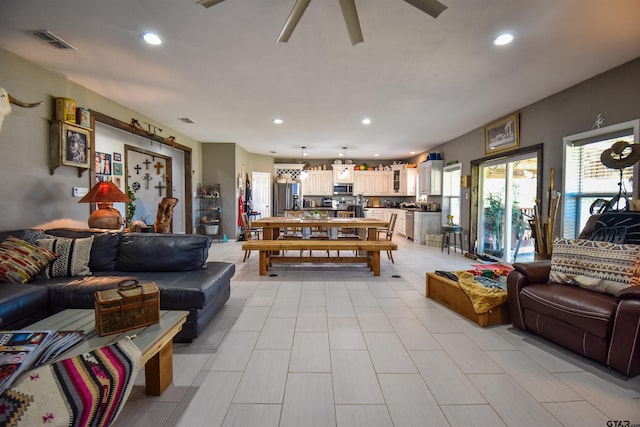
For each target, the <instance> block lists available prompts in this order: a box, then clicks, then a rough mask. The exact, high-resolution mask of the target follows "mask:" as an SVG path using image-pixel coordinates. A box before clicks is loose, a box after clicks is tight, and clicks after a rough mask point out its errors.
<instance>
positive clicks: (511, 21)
mask: <svg viewBox="0 0 640 427" xmlns="http://www.w3.org/2000/svg"><path fill="white" fill-rule="evenodd" d="M441 1H442V2H443V3H444V4H445V5H447V6H448V7H449V8H448V9H447V10H445V11H444V12H443V13H442V14H441V15H440V16H439V17H438V18H437V19H433V18H431V17H430V16H428V15H426V14H425V13H423V12H421V11H420V10H418V9H416V8H414V7H413V6H411V5H409V4H408V3H406V2H404V1H403V0H358V1H357V2H356V5H357V9H358V14H359V18H360V23H361V26H362V32H363V35H364V43H360V44H358V45H356V46H351V43H350V41H349V37H348V34H347V31H346V28H345V24H344V20H343V18H342V15H341V12H340V7H339V3H338V0H313V1H312V2H311V4H310V5H309V7H308V9H307V10H306V12H305V14H304V16H303V17H302V19H301V20H300V23H299V24H298V27H297V28H296V30H295V31H294V32H293V35H292V36H291V39H290V40H289V42H288V43H276V42H275V40H276V38H277V36H278V34H279V33H280V30H281V28H282V26H283V24H284V22H285V20H286V18H287V16H288V15H289V11H290V9H291V7H292V6H293V4H294V0H226V1H224V2H222V3H220V4H218V5H216V6H213V7H211V8H208V9H207V8H204V7H202V6H200V5H198V4H196V3H195V0H101V1H98V0H62V1H50V0H49V1H41V0H1V1H0V47H2V48H5V49H7V50H9V51H11V52H13V53H15V54H17V55H19V56H21V57H24V58H26V59H28V60H30V61H32V62H34V63H36V64H39V65H41V66H43V67H45V68H48V69H51V70H54V71H57V72H59V73H62V74H64V75H65V76H67V77H68V79H69V80H71V81H74V82H77V83H79V84H80V85H82V86H85V87H87V88H89V89H91V90H93V91H95V92H97V93H99V94H102V95H104V96H106V97H108V98H110V99H112V100H114V101H116V102H118V103H120V104H122V105H125V106H127V107H129V108H131V109H133V110H136V111H139V112H140V113H142V114H145V115H147V116H149V117H151V118H153V119H154V120H157V121H158V122H160V123H163V124H165V125H166V126H169V127H171V128H173V129H176V130H178V131H179V132H182V133H184V134H186V135H189V136H191V137H192V138H194V139H196V140H198V141H203V142H236V143H238V144H240V145H241V146H242V147H243V148H244V149H246V150H248V151H250V152H254V153H259V154H266V155H272V156H274V157H277V158H292V159H296V158H298V159H299V158H300V153H301V147H302V146H306V147H307V152H308V153H309V158H312V159H313V158H325V159H330V158H335V157H336V156H337V155H338V153H339V152H341V151H342V150H341V147H343V146H346V147H348V157H350V158H355V159H371V158H373V155H374V153H379V154H380V158H383V159H406V158H408V157H410V154H409V153H410V152H411V151H415V152H418V153H420V152H424V151H426V150H428V149H429V148H431V147H433V146H435V145H438V144H440V143H442V142H445V141H447V140H450V139H452V138H455V137H457V136H459V135H462V134H464V133H467V132H469V131H470V130H472V129H474V128H477V127H479V126H483V125H484V124H486V123H487V122H490V121H493V120H495V119H498V118H500V117H502V116H504V115H506V114H509V113H511V112H513V111H517V110H518V109H520V108H522V107H524V106H526V105H528V104H531V103H532V102H535V101H537V100H540V99H542V98H544V97H546V96H549V95H551V94H553V93H556V92H558V91H560V90H562V89H564V88H566V87H568V86H571V85H573V84H575V83H578V82H580V81H583V80H585V79H587V78H589V77H591V76H594V75H596V74H599V73H601V72H603V71H606V70H608V69H610V68H613V67H615V66H617V65H620V64H622V63H625V62H627V61H629V60H631V59H634V58H636V57H639V56H640V1H638V0H535V1H532V0H441ZM37 29H47V30H49V31H51V32H53V33H54V34H56V35H57V36H59V37H61V38H62V39H64V40H65V41H67V42H68V43H70V44H72V45H74V46H75V47H77V50H76V51H73V50H71V51H60V50H57V49H54V48H52V47H50V46H48V45H46V44H45V43H44V42H42V41H40V40H39V39H37V38H35V37H34V36H32V35H31V34H29V32H28V31H29V30H37ZM149 30H153V31H156V32H157V33H159V34H160V36H161V37H162V38H163V39H164V43H163V44H162V45H161V46H159V47H153V46H149V45H146V44H145V43H144V42H142V40H141V39H140V34H141V33H143V32H144V31H149ZM507 30H508V31H511V32H512V33H513V34H514V35H515V40H514V42H513V43H512V44H510V45H508V46H505V47H496V46H493V44H492V39H493V38H494V37H495V36H496V35H497V34H499V33H501V32H503V31H507ZM0 86H4V84H3V83H2V82H0ZM7 89H8V90H9V92H11V88H10V87H8V88H7ZM13 95H14V96H16V97H17V98H19V97H20V94H19V93H15V94H13ZM52 95H53V96H61V94H52ZM88 107H89V108H91V106H88ZM180 117H190V118H192V119H193V120H195V121H196V122H197V123H196V124H191V125H189V124H184V123H182V122H181V121H179V120H178V118H180ZM274 117H281V118H283V119H284V120H285V122H284V123H283V124H282V125H274V124H273V123H272V119H273V118H274ZM363 117H370V118H371V120H372V123H371V124H370V125H368V126H365V125H362V124H361V123H360V120H361V119H362V118H363ZM161 135H162V136H165V137H167V136H169V134H168V133H167V132H165V133H164V134H161ZM274 153H275V154H274Z"/></svg>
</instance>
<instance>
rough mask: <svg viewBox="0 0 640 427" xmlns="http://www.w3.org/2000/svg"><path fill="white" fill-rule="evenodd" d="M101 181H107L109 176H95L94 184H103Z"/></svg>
mask: <svg viewBox="0 0 640 427" xmlns="http://www.w3.org/2000/svg"><path fill="white" fill-rule="evenodd" d="M103 181H109V175H99V174H96V183H97V182H103Z"/></svg>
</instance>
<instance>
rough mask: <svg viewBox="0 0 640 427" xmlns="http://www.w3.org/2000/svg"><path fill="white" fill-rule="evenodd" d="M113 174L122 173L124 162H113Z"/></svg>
mask: <svg viewBox="0 0 640 427" xmlns="http://www.w3.org/2000/svg"><path fill="white" fill-rule="evenodd" d="M113 174H114V175H122V163H116V162H113Z"/></svg>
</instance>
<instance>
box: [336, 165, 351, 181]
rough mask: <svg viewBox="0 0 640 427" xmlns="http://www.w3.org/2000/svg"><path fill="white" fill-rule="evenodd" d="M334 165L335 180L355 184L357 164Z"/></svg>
mask: <svg viewBox="0 0 640 427" xmlns="http://www.w3.org/2000/svg"><path fill="white" fill-rule="evenodd" d="M332 166H333V182H336V183H344V184H353V183H354V181H353V180H354V177H353V168H354V167H356V165H344V164H340V165H335V164H334V165H332Z"/></svg>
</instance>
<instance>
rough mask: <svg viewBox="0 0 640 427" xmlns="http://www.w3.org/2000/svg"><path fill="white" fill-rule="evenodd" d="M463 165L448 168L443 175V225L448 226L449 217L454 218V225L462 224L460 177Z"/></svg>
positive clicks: (457, 164)
mask: <svg viewBox="0 0 640 427" xmlns="http://www.w3.org/2000/svg"><path fill="white" fill-rule="evenodd" d="M461 176H462V164H461V163H456V164H453V165H449V166H446V167H445V168H444V169H443V173H442V223H443V224H447V221H448V220H447V216H448V215H451V216H453V223H454V224H460V177H461Z"/></svg>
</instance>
